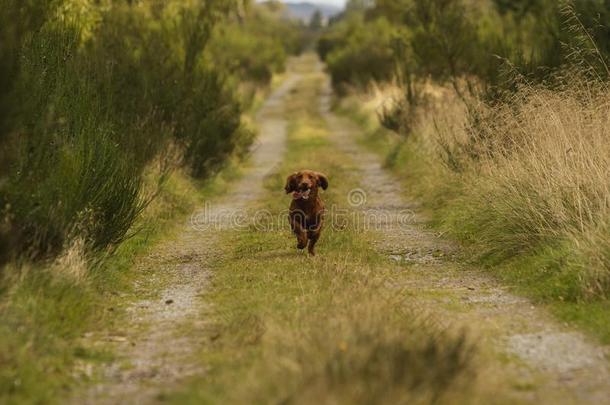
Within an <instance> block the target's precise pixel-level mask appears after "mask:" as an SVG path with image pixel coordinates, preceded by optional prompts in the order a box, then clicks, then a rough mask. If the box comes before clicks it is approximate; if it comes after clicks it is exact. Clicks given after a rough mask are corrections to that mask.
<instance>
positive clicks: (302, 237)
mask: <svg viewBox="0 0 610 405" xmlns="http://www.w3.org/2000/svg"><path fill="white" fill-rule="evenodd" d="M290 227H291V228H292V232H294V234H295V235H296V237H297V249H305V247H306V246H307V231H305V229H304V227H303V224H302V223H301V219H300V218H299V216H298V215H290Z"/></svg>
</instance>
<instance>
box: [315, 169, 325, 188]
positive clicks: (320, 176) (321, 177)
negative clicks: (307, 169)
mask: <svg viewBox="0 0 610 405" xmlns="http://www.w3.org/2000/svg"><path fill="white" fill-rule="evenodd" d="M316 174H317V176H318V184H320V187H322V190H326V189H327V188H328V178H327V177H326V175H325V174H322V173H316Z"/></svg>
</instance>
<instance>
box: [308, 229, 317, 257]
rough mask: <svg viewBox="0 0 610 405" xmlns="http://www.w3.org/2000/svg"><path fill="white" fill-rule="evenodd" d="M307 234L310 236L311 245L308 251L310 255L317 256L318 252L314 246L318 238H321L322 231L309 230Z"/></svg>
mask: <svg viewBox="0 0 610 405" xmlns="http://www.w3.org/2000/svg"><path fill="white" fill-rule="evenodd" d="M307 236H308V237H309V246H308V247H307V251H308V252H309V254H310V255H312V256H315V255H316V252H315V250H314V248H315V246H316V242H318V239H320V232H308V235H307Z"/></svg>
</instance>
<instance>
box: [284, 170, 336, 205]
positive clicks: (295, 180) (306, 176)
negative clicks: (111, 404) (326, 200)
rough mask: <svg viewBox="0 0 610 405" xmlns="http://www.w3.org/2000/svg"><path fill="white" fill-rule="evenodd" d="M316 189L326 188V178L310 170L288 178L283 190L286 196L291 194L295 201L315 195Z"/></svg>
mask: <svg viewBox="0 0 610 405" xmlns="http://www.w3.org/2000/svg"><path fill="white" fill-rule="evenodd" d="M318 187H322V189H323V190H326V189H327V188H328V179H327V178H326V176H325V175H323V174H322V173H318V172H314V171H312V170H301V171H299V172H296V173H293V174H291V175H290V176H288V178H287V179H286V186H285V187H284V190H285V191H286V194H290V193H293V194H292V196H293V198H294V199H295V200H298V199H304V200H307V199H309V197H311V196H316V195H317V193H318Z"/></svg>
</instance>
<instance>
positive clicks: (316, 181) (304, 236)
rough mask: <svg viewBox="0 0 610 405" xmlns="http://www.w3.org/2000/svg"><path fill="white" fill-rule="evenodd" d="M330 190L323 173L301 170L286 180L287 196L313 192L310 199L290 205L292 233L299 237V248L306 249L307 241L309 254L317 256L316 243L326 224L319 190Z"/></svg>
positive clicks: (293, 202)
mask: <svg viewBox="0 0 610 405" xmlns="http://www.w3.org/2000/svg"><path fill="white" fill-rule="evenodd" d="M319 187H322V189H323V190H326V188H328V179H327V178H326V176H325V175H323V174H322V173H318V172H314V171H312V170H301V171H299V172H296V173H293V174H291V175H290V176H288V178H287V179H286V186H285V187H284V190H285V191H286V194H289V193H293V192H301V191H305V190H311V191H310V193H309V198H308V199H306V200H305V199H297V200H295V199H293V200H292V203H290V212H289V214H288V220H289V221H290V227H291V228H292V232H294V234H295V235H296V237H297V248H298V249H305V246H307V241H308V240H309V246H308V248H307V250H308V251H309V254H310V255H312V256H315V254H316V253H315V250H314V248H315V246H316V242H317V241H318V239H319V238H320V232H321V231H322V224H323V223H324V203H323V202H322V199H321V198H320V196H319V195H318V188H319Z"/></svg>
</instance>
